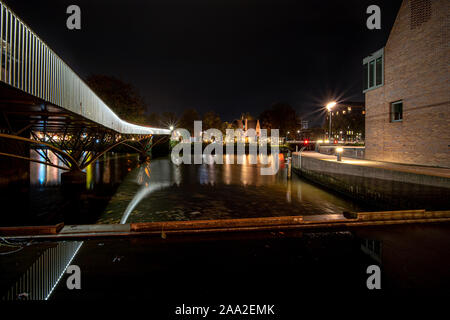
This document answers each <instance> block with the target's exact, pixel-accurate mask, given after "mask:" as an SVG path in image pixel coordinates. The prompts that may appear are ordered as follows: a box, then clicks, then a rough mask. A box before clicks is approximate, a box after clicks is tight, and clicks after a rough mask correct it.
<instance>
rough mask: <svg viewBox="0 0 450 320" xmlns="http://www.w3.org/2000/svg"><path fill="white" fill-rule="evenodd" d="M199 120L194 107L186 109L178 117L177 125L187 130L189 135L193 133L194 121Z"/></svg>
mask: <svg viewBox="0 0 450 320" xmlns="http://www.w3.org/2000/svg"><path fill="white" fill-rule="evenodd" d="M196 120H201V118H200V115H199V114H198V112H197V110H195V109H186V110H184V112H183V114H182V115H181V117H180V122H179V127H180V128H183V129H187V130H189V132H190V133H191V136H193V135H194V121H196Z"/></svg>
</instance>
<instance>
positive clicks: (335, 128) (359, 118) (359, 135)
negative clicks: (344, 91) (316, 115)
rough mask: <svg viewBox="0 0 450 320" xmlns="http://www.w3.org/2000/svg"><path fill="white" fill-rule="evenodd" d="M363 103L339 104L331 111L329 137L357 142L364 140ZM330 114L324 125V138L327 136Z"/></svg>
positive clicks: (348, 102) (349, 102)
mask: <svg viewBox="0 0 450 320" xmlns="http://www.w3.org/2000/svg"><path fill="white" fill-rule="evenodd" d="M365 113H366V111H365V107H364V102H351V101H347V102H340V103H338V104H337V105H335V106H334V107H333V109H332V111H331V137H332V138H333V139H335V140H339V141H346V142H358V141H362V140H364V118H365ZM329 117H330V114H329V113H327V115H326V118H325V123H324V129H325V136H326V137H328V136H329V133H328V131H329V121H330V118H329Z"/></svg>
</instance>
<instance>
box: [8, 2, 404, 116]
mask: <svg viewBox="0 0 450 320" xmlns="http://www.w3.org/2000/svg"><path fill="white" fill-rule="evenodd" d="M6 3H7V4H8V5H9V6H10V7H11V8H12V9H13V10H14V11H15V12H16V13H17V14H18V15H19V16H20V17H22V19H23V20H24V21H25V22H26V23H27V24H28V25H29V26H30V27H31V28H32V29H33V30H34V31H36V32H37V34H38V35H40V36H41V38H42V39H43V40H44V41H46V43H47V44H48V45H49V46H50V47H51V48H52V49H53V50H54V51H55V52H56V53H57V54H59V55H60V56H61V57H62V58H63V60H65V61H66V62H67V63H68V64H69V65H70V66H71V67H72V68H73V69H74V70H75V71H76V72H77V73H78V74H79V75H81V76H82V77H87V76H88V75H90V74H94V73H100V74H107V75H113V76H117V77H120V78H122V79H124V80H125V81H127V82H129V83H132V84H133V85H135V86H136V87H137V88H138V90H139V91H140V93H141V94H142V95H143V96H144V97H145V100H146V102H147V103H148V105H149V111H156V112H161V111H174V112H176V113H178V114H181V112H182V111H183V109H185V108H196V109H197V110H198V111H200V112H206V111H209V110H214V111H216V112H218V113H219V114H220V116H221V117H222V120H233V119H234V118H237V117H239V115H240V114H241V113H242V112H246V111H249V112H250V113H252V114H253V115H255V116H257V115H259V114H260V112H261V111H263V110H264V109H267V108H269V107H270V106H271V105H272V104H273V103H275V102H287V103H289V104H291V105H292V106H293V107H294V108H295V109H296V110H297V112H298V113H300V114H306V115H308V116H309V117H310V118H311V120H317V117H316V116H315V115H317V113H315V112H314V110H317V109H318V108H319V107H320V106H323V104H324V103H325V102H326V101H328V100H330V99H340V100H352V101H363V100H364V96H363V94H362V59H363V58H364V57H365V56H367V55H369V54H370V53H372V52H374V51H376V50H378V49H379V48H381V47H383V46H384V45H385V43H386V40H387V38H388V35H389V32H390V29H391V27H392V24H393V22H394V20H395V16H396V14H397V12H398V8H399V7H400V3H401V1H400V0H385V1H376V0H368V1H366V0H342V1H338V0H333V1H319V0H315V1H284V0H281V1H280V0H277V1H275V0H274V1H262V0H257V1H247V0H239V1H235V0H204V1H197V0H192V1H189V0H182V1H175V0H159V1H153V0H145V1H144V0H139V1H137V0H127V1H113V0H89V1H84V0H83V1H74V0H69V1H66V0H54V1H48V0H39V1H29V0H9V1H6ZM70 4H77V5H79V6H80V8H81V14H82V21H81V25H82V29H81V30H79V31H75V30H73V31H71V30H68V29H67V28H66V19H67V17H68V15H67V14H66V8H67V6H68V5H70ZM371 4H377V5H379V6H380V8H381V16H382V29H381V30H368V29H367V28H366V19H367V17H368V15H367V14H366V8H367V6H369V5H371Z"/></svg>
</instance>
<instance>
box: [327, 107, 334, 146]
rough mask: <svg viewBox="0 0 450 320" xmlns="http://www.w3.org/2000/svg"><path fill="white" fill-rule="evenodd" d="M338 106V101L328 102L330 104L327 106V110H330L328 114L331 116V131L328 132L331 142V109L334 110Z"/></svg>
mask: <svg viewBox="0 0 450 320" xmlns="http://www.w3.org/2000/svg"><path fill="white" fill-rule="evenodd" d="M335 105H336V101H331V102H328V104H327V105H326V108H327V110H328V113H329V115H330V126H329V130H328V139H329V140H330V141H331V109H333V107H334V106H335Z"/></svg>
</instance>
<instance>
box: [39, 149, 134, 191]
mask: <svg viewBox="0 0 450 320" xmlns="http://www.w3.org/2000/svg"><path fill="white" fill-rule="evenodd" d="M41 152H45V153H46V155H47V156H48V158H49V159H50V160H51V161H52V163H54V164H56V165H58V166H61V167H64V166H65V165H64V163H63V162H62V161H61V160H60V159H59V158H58V157H57V156H56V155H55V153H54V152H52V151H51V150H42V151H41ZM30 156H31V158H32V159H35V160H39V161H45V159H44V157H42V156H41V155H40V154H39V153H37V152H36V151H35V150H31V151H30ZM119 157H129V155H128V154H125V155H120V154H117V153H110V154H105V155H104V156H103V157H102V158H100V159H98V160H97V161H95V162H94V163H92V164H90V165H89V166H88V167H87V168H86V169H85V170H83V171H84V172H86V189H88V190H92V189H93V188H94V186H95V185H98V184H109V183H111V182H112V181H113V180H114V181H117V180H119V179H120V172H121V169H122V168H121V167H120V162H119V161H117V159H118V158H119ZM127 165H128V166H127V169H128V171H131V169H132V166H133V164H132V161H131V159H127ZM112 170H113V172H114V176H113V177H112V176H111V171H112ZM62 172H64V170H61V169H58V168H55V167H51V166H46V165H45V164H42V163H37V162H30V184H31V185H32V186H42V187H49V186H57V185H60V184H61V173H62Z"/></svg>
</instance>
